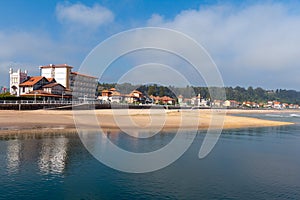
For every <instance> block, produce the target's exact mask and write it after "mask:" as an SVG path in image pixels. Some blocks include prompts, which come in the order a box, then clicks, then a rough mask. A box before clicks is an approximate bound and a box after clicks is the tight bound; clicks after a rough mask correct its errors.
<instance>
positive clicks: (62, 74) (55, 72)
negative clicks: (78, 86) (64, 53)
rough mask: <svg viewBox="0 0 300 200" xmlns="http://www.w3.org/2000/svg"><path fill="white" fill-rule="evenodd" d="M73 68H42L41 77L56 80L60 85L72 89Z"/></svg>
mask: <svg viewBox="0 0 300 200" xmlns="http://www.w3.org/2000/svg"><path fill="white" fill-rule="evenodd" d="M72 68H73V67H71V66H69V65H67V64H64V65H53V64H50V65H48V66H41V67H40V69H41V76H43V77H45V78H54V79H55V80H56V82H57V83H60V84H61V85H63V86H64V87H65V88H70V74H71V70H72Z"/></svg>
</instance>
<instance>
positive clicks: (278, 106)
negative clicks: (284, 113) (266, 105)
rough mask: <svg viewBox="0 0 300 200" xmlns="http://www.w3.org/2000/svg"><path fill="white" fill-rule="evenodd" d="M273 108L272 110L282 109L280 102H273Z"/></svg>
mask: <svg viewBox="0 0 300 200" xmlns="http://www.w3.org/2000/svg"><path fill="white" fill-rule="evenodd" d="M273 108H274V109H282V105H281V103H280V102H278V101H275V102H274V103H273Z"/></svg>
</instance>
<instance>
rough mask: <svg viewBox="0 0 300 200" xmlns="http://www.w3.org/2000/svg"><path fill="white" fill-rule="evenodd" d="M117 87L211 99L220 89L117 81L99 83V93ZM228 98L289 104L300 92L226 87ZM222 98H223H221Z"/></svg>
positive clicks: (299, 100) (299, 97)
mask: <svg viewBox="0 0 300 200" xmlns="http://www.w3.org/2000/svg"><path fill="white" fill-rule="evenodd" d="M112 87H114V88H116V89H117V90H118V91H120V92H121V93H123V94H129V93H130V92H131V91H133V90H135V89H136V90H139V91H140V92H142V93H143V94H144V95H146V96H151V95H153V96H160V97H162V96H169V97H172V98H175V99H176V98H177V97H178V96H179V95H182V96H183V97H184V98H192V97H194V96H198V95H199V94H200V95H201V98H205V99H210V98H211V97H210V92H214V91H216V90H220V88H217V87H211V88H208V87H196V86H186V87H174V86H168V87H166V86H161V85H157V84H149V85H132V84H130V83H123V84H116V83H99V84H98V90H97V91H98V94H101V91H102V90H103V89H110V88H112ZM225 93H226V99H228V100H235V101H238V102H244V101H251V102H256V103H264V102H267V101H279V102H282V103H289V104H300V92H299V91H296V90H286V89H277V90H266V89H263V88H261V87H257V88H253V87H251V86H250V87H248V88H244V87H240V86H237V87H225ZM220 100H222V99H220Z"/></svg>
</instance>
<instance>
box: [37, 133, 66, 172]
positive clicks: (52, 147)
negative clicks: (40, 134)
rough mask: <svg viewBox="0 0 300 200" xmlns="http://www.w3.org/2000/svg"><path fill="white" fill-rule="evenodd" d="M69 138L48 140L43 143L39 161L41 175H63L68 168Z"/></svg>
mask: <svg viewBox="0 0 300 200" xmlns="http://www.w3.org/2000/svg"><path fill="white" fill-rule="evenodd" d="M68 142H69V140H68V138H65V137H61V138H47V139H44V140H43V142H42V144H41V145H42V149H41V153H40V156H39V159H38V167H39V169H40V171H41V173H44V174H49V173H62V172H63V171H64V169H65V166H66V158H67V150H68Z"/></svg>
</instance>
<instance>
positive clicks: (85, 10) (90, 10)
mask: <svg viewBox="0 0 300 200" xmlns="http://www.w3.org/2000/svg"><path fill="white" fill-rule="evenodd" d="M56 15H57V18H58V19H59V20H60V22H62V23H66V24H75V25H81V26H84V27H88V28H92V29H96V28H98V27H100V26H102V25H105V24H108V23H110V22H113V20H114V14H113V13H112V12H111V11H110V10H109V9H107V8H105V7H102V6H100V5H98V4H95V5H94V6H93V7H88V6H86V5H83V4H81V3H76V4H61V3H59V4H57V6H56Z"/></svg>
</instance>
